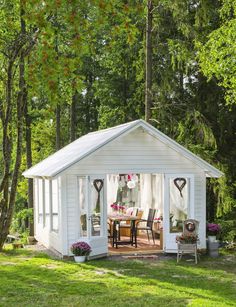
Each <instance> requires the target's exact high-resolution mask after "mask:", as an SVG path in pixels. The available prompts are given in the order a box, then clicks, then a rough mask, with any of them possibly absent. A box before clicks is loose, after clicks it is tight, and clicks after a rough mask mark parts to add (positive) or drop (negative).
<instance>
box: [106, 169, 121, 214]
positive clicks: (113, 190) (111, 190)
mask: <svg viewBox="0 0 236 307" xmlns="http://www.w3.org/2000/svg"><path fill="white" fill-rule="evenodd" d="M118 179H119V176H118V175H107V206H108V208H107V211H108V213H110V212H111V211H112V208H111V204H113V203H114V202H115V201H116V197H117V190H118Z"/></svg>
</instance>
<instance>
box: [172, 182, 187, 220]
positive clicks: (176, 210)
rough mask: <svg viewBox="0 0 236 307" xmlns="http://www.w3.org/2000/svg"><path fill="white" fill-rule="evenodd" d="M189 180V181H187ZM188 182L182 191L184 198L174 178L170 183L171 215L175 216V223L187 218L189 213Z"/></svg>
mask: <svg viewBox="0 0 236 307" xmlns="http://www.w3.org/2000/svg"><path fill="white" fill-rule="evenodd" d="M186 180H187V179H186ZM188 185H189V184H188V180H187V183H186V185H185V186H184V188H183V189H182V191H181V192H182V196H183V197H181V194H180V191H179V190H178V188H177V187H176V186H175V184H174V178H171V179H170V181H169V187H170V214H171V215H173V219H172V220H173V221H174V220H175V219H177V220H182V219H185V218H186V215H187V212H188V201H189V200H188V188H189V186H188Z"/></svg>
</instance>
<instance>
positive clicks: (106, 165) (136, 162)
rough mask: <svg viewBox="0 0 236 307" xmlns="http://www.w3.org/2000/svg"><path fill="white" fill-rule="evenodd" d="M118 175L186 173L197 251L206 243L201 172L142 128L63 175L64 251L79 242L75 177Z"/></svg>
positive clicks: (203, 188) (111, 144) (118, 139)
mask: <svg viewBox="0 0 236 307" xmlns="http://www.w3.org/2000/svg"><path fill="white" fill-rule="evenodd" d="M118 173H159V174H168V173H169V174H173V173H176V174H178V173H187V174H193V175H194V179H195V181H194V182H195V187H194V189H195V199H194V204H195V205H194V206H195V207H194V215H195V218H196V219H197V220H199V221H200V229H199V237H200V248H205V247H206V242H205V220H206V217H205V210H206V205H205V199H206V197H205V193H206V188H205V185H206V179H205V173H204V171H203V170H202V169H201V168H200V167H199V166H197V165H196V164H194V163H193V162H192V161H190V160H189V159H187V158H185V157H183V156H182V155H181V154H179V153H178V152H176V151H175V150H173V149H172V148H170V147H169V146H167V145H166V144H164V143H162V142H161V141H159V140H157V139H156V138H154V137H153V136H151V135H150V134H148V133H147V132H146V131H145V132H144V131H143V129H142V128H138V129H136V130H135V131H133V132H130V133H129V134H127V135H125V136H121V137H119V138H117V139H116V140H114V141H112V142H111V143H109V144H107V145H106V146H105V147H104V148H101V149H99V150H98V151H96V152H95V153H94V154H92V155H91V156H90V157H87V158H86V159H84V160H82V161H80V162H78V163H76V164H75V165H73V166H72V167H70V168H69V169H67V171H66V172H65V174H66V175H67V176H66V178H67V180H66V182H67V183H66V186H67V191H66V193H67V199H66V203H67V232H68V242H67V250H68V253H69V248H70V246H71V244H72V243H73V242H75V241H76V240H77V239H78V223H79V221H78V211H77V210H78V201H77V194H76V193H77V192H76V189H77V188H78V187H77V180H76V176H78V175H92V174H118Z"/></svg>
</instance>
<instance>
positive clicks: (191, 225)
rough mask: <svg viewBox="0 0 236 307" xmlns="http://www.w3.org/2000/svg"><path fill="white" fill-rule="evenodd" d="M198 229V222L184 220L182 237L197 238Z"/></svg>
mask: <svg viewBox="0 0 236 307" xmlns="http://www.w3.org/2000/svg"><path fill="white" fill-rule="evenodd" d="M198 228H199V221H197V220H193V219H188V220H185V221H184V225H183V234H184V235H188V234H192V235H195V236H197V235H198Z"/></svg>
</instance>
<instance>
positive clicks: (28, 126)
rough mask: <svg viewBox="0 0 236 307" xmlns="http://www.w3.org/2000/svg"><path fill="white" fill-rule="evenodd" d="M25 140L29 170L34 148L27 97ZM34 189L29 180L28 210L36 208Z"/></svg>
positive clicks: (31, 226) (29, 179)
mask: <svg viewBox="0 0 236 307" xmlns="http://www.w3.org/2000/svg"><path fill="white" fill-rule="evenodd" d="M25 125H26V132H25V140H26V164H27V168H30V167H31V166H32V147H31V117H30V115H29V114H28V101H27V97H26V101H25ZM33 193H34V188H33V179H32V178H28V208H29V209H33V206H34V194H33ZM29 235H30V236H33V235H34V223H33V222H30V223H29Z"/></svg>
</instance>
